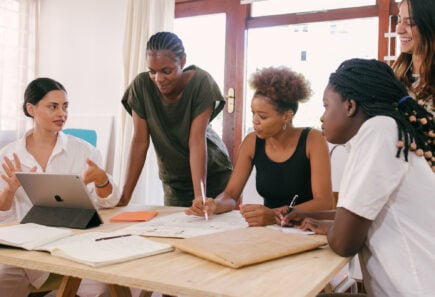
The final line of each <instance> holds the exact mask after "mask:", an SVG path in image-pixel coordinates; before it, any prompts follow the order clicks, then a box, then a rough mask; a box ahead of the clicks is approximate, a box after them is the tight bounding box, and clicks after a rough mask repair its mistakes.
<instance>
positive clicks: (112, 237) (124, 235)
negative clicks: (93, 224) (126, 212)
mask: <svg viewBox="0 0 435 297" xmlns="http://www.w3.org/2000/svg"><path fill="white" fill-rule="evenodd" d="M127 236H131V234H122V235H115V236H109V237H101V238H97V239H95V241H101V240H108V239H114V238H121V237H127Z"/></svg>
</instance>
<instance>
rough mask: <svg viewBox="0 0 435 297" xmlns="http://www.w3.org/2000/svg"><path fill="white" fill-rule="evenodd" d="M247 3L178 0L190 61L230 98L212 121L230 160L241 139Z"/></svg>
mask: <svg viewBox="0 0 435 297" xmlns="http://www.w3.org/2000/svg"><path fill="white" fill-rule="evenodd" d="M247 15H248V12H247V6H246V5H240V1H238V0H219V1H216V0H199V1H184V0H177V4H176V10H175V17H176V18H175V22H174V32H175V33H176V34H177V35H179V37H180V38H181V39H182V40H183V43H184V46H185V49H186V53H187V64H188V65H190V64H195V65H196V66H198V67H200V68H202V69H204V70H206V71H208V72H209V73H210V74H211V75H212V76H213V77H214V79H215V80H216V82H217V83H218V85H219V86H220V87H221V90H222V94H223V95H224V96H225V97H226V99H227V104H226V106H225V109H224V112H223V113H222V114H221V116H220V117H219V118H217V119H215V120H214V121H213V128H214V129H215V130H216V131H217V132H218V133H220V134H221V136H222V138H223V140H224V142H225V144H226V146H227V148H228V151H229V154H230V157H231V159H232V160H233V161H234V159H235V158H236V156H237V148H238V147H239V145H240V142H241V139H242V130H243V129H242V123H243V119H242V117H243V98H244V96H243V91H244V85H243V75H244V74H243V69H244V50H245V46H244V45H245V44H244V39H245V36H244V34H245V19H246V18H247Z"/></svg>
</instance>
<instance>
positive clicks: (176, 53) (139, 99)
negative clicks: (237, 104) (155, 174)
mask: <svg viewBox="0 0 435 297" xmlns="http://www.w3.org/2000/svg"><path fill="white" fill-rule="evenodd" d="M146 56H147V65H148V68H149V71H147V72H143V73H140V74H139V75H138V76H137V77H136V78H135V79H134V80H133V82H132V83H131V84H130V86H129V87H128V89H127V90H126V91H125V93H124V96H123V98H122V104H123V105H124V107H125V109H126V110H127V111H128V112H129V113H130V114H131V115H132V117H133V123H134V124H133V125H134V134H133V139H132V142H131V149H130V156H129V161H128V167H127V175H126V178H125V185H124V187H123V192H122V196H121V202H120V205H126V204H128V202H129V201H130V198H131V195H132V193H133V190H134V188H135V186H136V183H137V180H138V178H139V175H140V173H141V171H142V168H143V165H144V163H145V159H146V155H147V151H148V147H149V143H150V136H151V139H152V141H153V144H154V148H155V150H156V155H157V159H158V165H159V176H160V179H161V180H162V182H163V190H164V195H165V197H164V198H165V205H170V206H191V205H192V201H193V200H194V198H195V197H197V198H198V199H201V197H202V191H201V190H202V186H201V184H202V183H203V185H204V188H205V193H206V194H207V196H209V197H215V196H216V195H218V194H219V193H220V192H222V190H223V189H224V187H225V185H226V183H227V181H228V179H229V177H230V174H231V171H232V165H231V161H230V159H229V156H228V152H227V149H226V147H225V145H224V143H223V141H222V140H221V138H220V137H219V136H218V135H217V134H216V132H214V131H213V129H212V128H211V126H210V125H209V123H210V122H211V121H212V120H213V119H214V118H215V117H216V116H217V115H218V114H219V113H220V112H221V111H222V109H223V107H224V105H225V100H224V98H223V96H222V94H221V92H220V90H219V87H218V85H217V84H216V82H215V81H214V79H213V78H212V77H211V76H210V74H208V73H207V72H206V71H204V70H202V69H201V68H199V67H197V66H189V67H184V66H185V64H186V53H185V52H184V47H183V43H182V41H181V40H180V39H179V38H178V36H177V35H175V34H174V33H170V32H159V33H156V34H154V35H153V36H151V37H150V39H149V40H148V43H147V50H146Z"/></svg>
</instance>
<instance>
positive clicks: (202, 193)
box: [201, 180, 208, 221]
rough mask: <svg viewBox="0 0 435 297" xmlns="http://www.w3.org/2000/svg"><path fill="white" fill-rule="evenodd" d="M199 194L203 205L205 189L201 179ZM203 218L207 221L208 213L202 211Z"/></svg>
mask: <svg viewBox="0 0 435 297" xmlns="http://www.w3.org/2000/svg"><path fill="white" fill-rule="evenodd" d="M201 196H202V204H204V205H205V191H204V183H203V182H202V180H201ZM204 216H205V220H206V221H208V213H207V211H204Z"/></svg>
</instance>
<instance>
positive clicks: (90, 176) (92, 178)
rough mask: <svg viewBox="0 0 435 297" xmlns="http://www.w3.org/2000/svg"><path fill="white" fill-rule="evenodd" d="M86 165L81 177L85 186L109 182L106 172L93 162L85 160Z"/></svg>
mask: <svg viewBox="0 0 435 297" xmlns="http://www.w3.org/2000/svg"><path fill="white" fill-rule="evenodd" d="M86 164H88V168H87V169H86V171H85V172H84V173H83V176H82V178H83V182H84V183H85V184H89V183H95V184H96V185H104V184H105V183H106V182H107V181H108V180H109V177H108V176H107V174H106V172H105V171H104V170H103V169H101V168H100V167H98V165H97V164H95V163H94V162H93V161H91V160H90V159H87V160H86Z"/></svg>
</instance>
